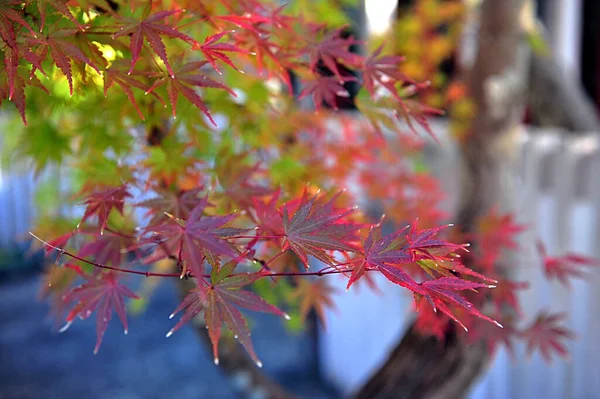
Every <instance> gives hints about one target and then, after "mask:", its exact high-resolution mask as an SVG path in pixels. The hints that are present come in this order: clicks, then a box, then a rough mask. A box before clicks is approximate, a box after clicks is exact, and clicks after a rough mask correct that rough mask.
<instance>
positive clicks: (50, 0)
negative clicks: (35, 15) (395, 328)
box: [37, 0, 84, 32]
mask: <svg viewBox="0 0 600 399" xmlns="http://www.w3.org/2000/svg"><path fill="white" fill-rule="evenodd" d="M49 5H50V6H52V7H53V8H54V9H56V11H58V12H59V13H61V14H62V15H64V16H65V17H67V18H69V20H71V22H73V23H74V24H75V25H77V28H79V30H83V29H84V28H83V26H81V24H80V23H79V22H78V21H77V19H75V16H73V14H72V13H71V11H70V10H69V7H67V5H66V2H65V0H37V7H38V11H39V12H40V32H41V31H43V30H44V24H45V22H46V9H47V8H48V6H49Z"/></svg>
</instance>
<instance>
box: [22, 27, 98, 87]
mask: <svg viewBox="0 0 600 399" xmlns="http://www.w3.org/2000/svg"><path fill="white" fill-rule="evenodd" d="M77 32H78V31H77V30H76V29H61V30H57V31H55V32H53V33H51V34H49V35H47V36H45V37H41V38H33V39H28V43H29V45H30V46H31V47H32V48H34V53H35V55H36V56H37V58H39V59H41V60H43V59H45V58H46V56H47V55H48V52H50V56H51V57H52V60H54V63H55V64H56V66H57V67H58V68H59V69H60V70H61V72H62V73H63V74H64V75H65V76H66V77H67V81H68V82H69V93H70V94H71V95H73V72H72V69H71V62H72V61H73V60H76V61H79V62H83V63H85V64H87V65H89V66H90V67H92V68H93V69H94V70H95V71H96V72H98V73H100V70H99V69H98V67H97V66H96V65H95V64H94V63H93V62H92V61H91V60H90V59H89V58H88V57H87V56H86V55H85V54H84V53H83V52H82V51H81V50H80V49H79V48H78V47H77V46H75V45H74V44H73V43H71V42H69V41H68V40H67V38H69V37H70V36H73V35H75V34H76V33H77ZM32 74H33V71H32Z"/></svg>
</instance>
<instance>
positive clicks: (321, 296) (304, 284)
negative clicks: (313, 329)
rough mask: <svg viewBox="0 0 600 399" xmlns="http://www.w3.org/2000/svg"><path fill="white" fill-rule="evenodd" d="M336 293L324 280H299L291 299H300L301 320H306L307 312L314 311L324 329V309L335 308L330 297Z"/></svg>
mask: <svg viewBox="0 0 600 399" xmlns="http://www.w3.org/2000/svg"><path fill="white" fill-rule="evenodd" d="M336 292H337V290H336V289H335V288H334V287H332V286H331V285H330V284H329V283H328V282H327V281H326V280H324V279H319V280H315V281H309V280H306V279H301V280H298V286H297V287H296V289H295V291H294V292H293V293H292V295H291V298H292V299H300V304H299V307H300V317H302V319H303V320H304V319H306V316H308V312H309V311H311V310H314V311H315V312H316V313H317V316H318V317H319V320H320V321H321V324H323V327H326V326H327V319H326V317H325V308H330V309H334V308H335V303H334V301H333V298H332V295H333V294H335V293H336Z"/></svg>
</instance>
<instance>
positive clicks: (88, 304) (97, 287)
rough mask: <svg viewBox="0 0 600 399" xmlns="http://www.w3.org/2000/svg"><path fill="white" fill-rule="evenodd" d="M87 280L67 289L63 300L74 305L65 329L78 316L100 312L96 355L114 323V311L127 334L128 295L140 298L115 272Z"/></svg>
mask: <svg viewBox="0 0 600 399" xmlns="http://www.w3.org/2000/svg"><path fill="white" fill-rule="evenodd" d="M83 277H84V278H85V279H86V282H85V283H83V284H81V285H80V286H78V287H75V288H73V289H71V290H70V291H69V292H67V293H66V294H65V295H64V296H63V298H62V300H63V302H64V303H65V305H73V307H72V309H71V311H70V312H69V314H68V315H67V319H66V321H67V324H66V325H65V327H63V330H62V331H64V330H65V329H66V328H68V327H69V326H70V325H71V323H73V320H74V319H75V317H79V318H80V319H82V320H85V319H87V318H88V317H90V316H91V314H92V313H93V312H94V311H97V314H96V332H97V341H96V347H95V348H94V354H96V353H98V350H99V349H100V344H101V343H102V338H103V337H104V333H105V331H106V327H107V326H108V323H109V322H110V319H111V316H112V310H113V309H114V311H115V312H116V313H117V316H119V319H120V320H121V323H123V327H124V328H125V334H127V316H126V311H125V301H124V299H123V298H124V297H126V298H132V299H138V296H137V295H136V294H134V293H133V292H132V291H131V290H130V289H129V288H127V287H126V286H124V285H122V284H120V283H119V282H118V281H117V275H116V273H114V272H107V273H100V274H97V275H95V276H88V275H84V276H83Z"/></svg>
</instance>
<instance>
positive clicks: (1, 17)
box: [0, 0, 36, 46]
mask: <svg viewBox="0 0 600 399" xmlns="http://www.w3.org/2000/svg"><path fill="white" fill-rule="evenodd" d="M22 4H23V2H22V1H20V0H3V1H1V2H0V37H1V38H2V39H3V40H4V41H5V42H6V43H7V44H8V45H9V46H14V45H15V44H16V35H15V30H14V26H13V24H12V23H13V22H14V23H17V24H19V25H21V26H22V27H24V28H25V29H27V30H28V31H29V33H31V36H33V37H36V34H35V32H34V31H33V29H32V28H31V26H30V25H29V24H28V23H27V21H25V19H24V18H23V16H22V14H21V13H19V12H17V10H16V9H15V8H13V7H12V6H21V5H22Z"/></svg>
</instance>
